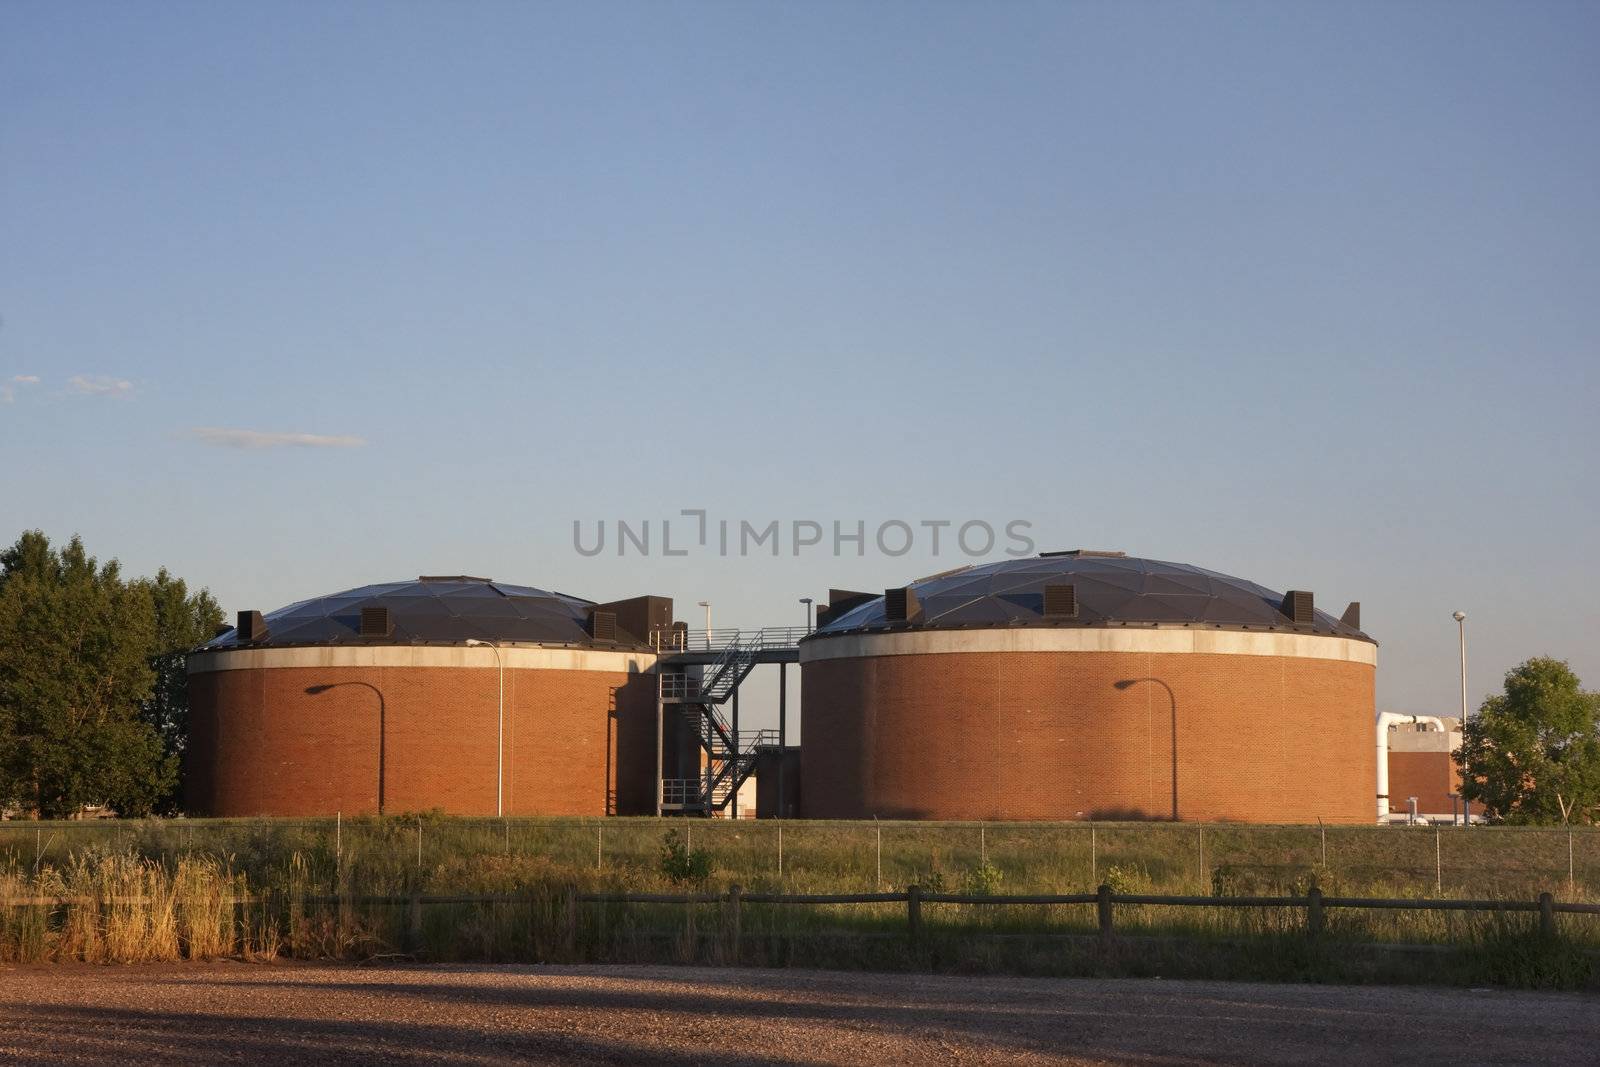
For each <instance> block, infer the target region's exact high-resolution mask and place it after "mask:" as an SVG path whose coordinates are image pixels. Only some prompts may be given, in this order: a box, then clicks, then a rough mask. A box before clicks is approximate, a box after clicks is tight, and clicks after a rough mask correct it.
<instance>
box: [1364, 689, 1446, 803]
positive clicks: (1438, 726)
mask: <svg viewBox="0 0 1600 1067" xmlns="http://www.w3.org/2000/svg"><path fill="white" fill-rule="evenodd" d="M1402 723H1418V724H1427V725H1430V726H1432V727H1433V728H1434V729H1435V730H1438V731H1440V732H1441V733H1442V732H1444V729H1445V725H1444V720H1443V719H1440V718H1439V717H1438V716H1436V715H1401V714H1400V713H1399V712H1395V711H1380V712H1378V822H1379V823H1387V822H1388V821H1389V727H1391V726H1397V725H1400V724H1402Z"/></svg>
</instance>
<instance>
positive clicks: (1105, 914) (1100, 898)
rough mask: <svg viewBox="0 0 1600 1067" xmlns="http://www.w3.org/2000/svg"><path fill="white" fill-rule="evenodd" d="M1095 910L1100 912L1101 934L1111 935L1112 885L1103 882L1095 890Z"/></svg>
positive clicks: (1104, 935)
mask: <svg viewBox="0 0 1600 1067" xmlns="http://www.w3.org/2000/svg"><path fill="white" fill-rule="evenodd" d="M1095 910H1096V911H1097V912H1099V914H1100V936H1101V937H1110V936H1111V933H1112V928H1111V923H1112V918H1111V887H1110V886H1108V885H1104V884H1102V885H1101V886H1100V888H1098V889H1096V890H1095Z"/></svg>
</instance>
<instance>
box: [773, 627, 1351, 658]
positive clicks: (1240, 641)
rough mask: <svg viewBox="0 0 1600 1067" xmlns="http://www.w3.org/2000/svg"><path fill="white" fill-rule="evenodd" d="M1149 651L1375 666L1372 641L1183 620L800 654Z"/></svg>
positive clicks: (833, 641) (858, 644) (835, 643)
mask: <svg viewBox="0 0 1600 1067" xmlns="http://www.w3.org/2000/svg"><path fill="white" fill-rule="evenodd" d="M984 652H988V653H1010V652H1084V653H1095V652H1135V653H1138V652H1149V653H1180V654H1181V653H1196V654H1202V655H1231V656H1281V657H1287V658H1291V659H1329V660H1338V661H1341V662H1345V663H1364V664H1367V665H1368V666H1376V665H1377V662H1378V646H1377V645H1375V644H1373V643H1372V642H1371V641H1358V640H1355V639H1352V638H1347V637H1327V636H1323V635H1320V634H1295V633H1270V632H1259V633H1256V632H1248V631H1240V630H1200V629H1193V628H1188V627H1160V626H1155V627H1138V628H1132V627H1130V628H1120V627H1119V628H1107V627H1082V628H1073V629H1003V630H1001V629H992V630H909V631H902V632H897V633H877V634H872V633H868V634H848V633H847V634H839V635H837V636H822V637H818V638H812V639H810V640H808V641H804V642H802V643H801V645H800V662H801V663H802V664H805V663H816V662H821V661H823V660H831V659H855V658H858V657H864V656H927V655H941V654H954V653H984Z"/></svg>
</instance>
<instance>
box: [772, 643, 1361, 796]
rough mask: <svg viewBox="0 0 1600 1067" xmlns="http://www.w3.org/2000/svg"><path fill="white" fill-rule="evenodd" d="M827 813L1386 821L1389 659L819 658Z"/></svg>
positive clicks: (818, 789) (813, 727) (810, 767)
mask: <svg viewBox="0 0 1600 1067" xmlns="http://www.w3.org/2000/svg"><path fill="white" fill-rule="evenodd" d="M803 670H804V685H803V689H802V693H803V701H804V714H805V720H804V733H803V735H802V736H803V745H802V748H803V754H802V766H803V767H804V768H805V788H804V792H803V796H802V806H803V810H804V813H805V814H806V815H807V816H808V817H812V818H863V817H870V816H872V815H878V816H881V817H884V818H909V819H1118V818H1134V819H1143V818H1151V819H1165V818H1170V817H1171V815H1172V794H1173V757H1172V726H1171V723H1172V714H1171V710H1170V704H1169V701H1168V698H1167V690H1166V688H1164V687H1163V686H1162V685H1160V684H1157V683H1155V682H1149V681H1141V682H1138V683H1137V684H1135V685H1133V686H1131V687H1129V688H1127V689H1125V690H1118V689H1116V688H1115V687H1114V684H1113V683H1115V682H1117V681H1119V680H1124V679H1142V678H1158V679H1160V680H1161V681H1163V682H1165V683H1166V684H1167V685H1169V686H1171V688H1172V692H1173V695H1174V696H1175V698H1176V702H1177V741H1178V744H1177V767H1176V772H1177V773H1176V777H1177V794H1178V814H1179V817H1180V818H1182V819H1193V820H1208V819H1225V820H1238V821H1243V822H1311V821H1315V820H1316V819H1317V818H1318V817H1320V818H1321V819H1323V820H1324V821H1325V822H1340V823H1370V822H1373V821H1374V819H1375V817H1376V816H1375V814H1374V812H1375V805H1374V797H1375V795H1376V791H1377V790H1376V777H1377V774H1376V762H1375V760H1376V754H1375V748H1374V745H1373V738H1372V732H1373V717H1374V706H1373V675H1374V671H1373V668H1372V667H1371V666H1369V665H1365V664H1358V663H1345V662H1339V661H1335V660H1320V659H1302V658H1288V657H1275V656H1247V655H1215V654H1199V653H1186V654H1174V653H1102V652H1007V653H943V654H934V655H903V656H872V657H863V658H859V659H834V660H818V661H813V662H811V663H807V664H805V666H804V668H803Z"/></svg>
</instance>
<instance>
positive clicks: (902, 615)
mask: <svg viewBox="0 0 1600 1067" xmlns="http://www.w3.org/2000/svg"><path fill="white" fill-rule="evenodd" d="M921 611H922V605H921V604H920V603H918V601H917V593H916V590H914V589H910V588H907V587H906V586H901V587H900V588H899V589H885V590H884V591H883V617H884V618H885V619H887V620H888V621H890V622H904V621H905V620H907V619H911V618H915V617H916V616H917V615H918V614H919V613H920V612H921Z"/></svg>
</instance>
